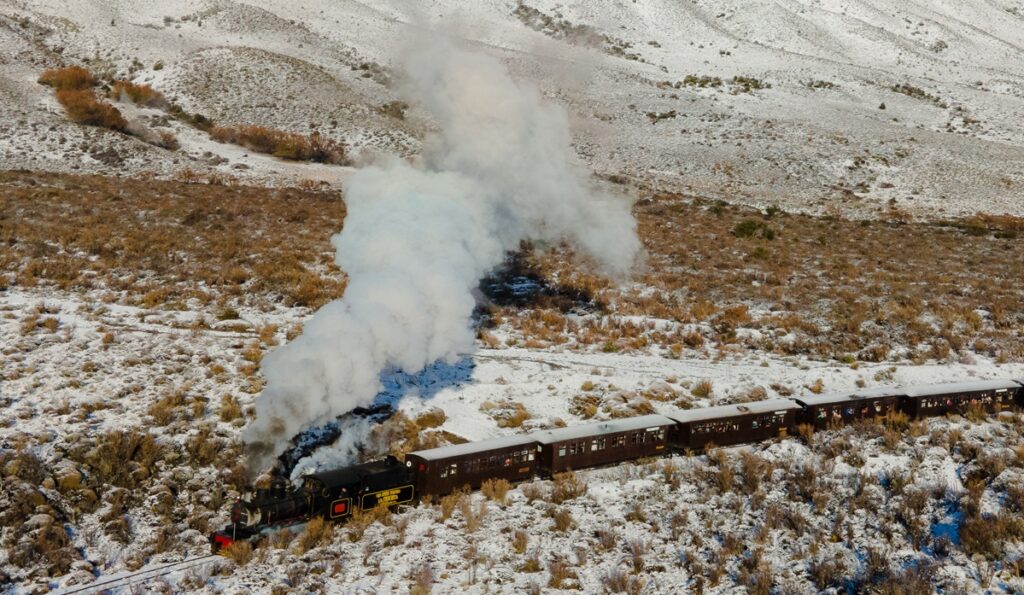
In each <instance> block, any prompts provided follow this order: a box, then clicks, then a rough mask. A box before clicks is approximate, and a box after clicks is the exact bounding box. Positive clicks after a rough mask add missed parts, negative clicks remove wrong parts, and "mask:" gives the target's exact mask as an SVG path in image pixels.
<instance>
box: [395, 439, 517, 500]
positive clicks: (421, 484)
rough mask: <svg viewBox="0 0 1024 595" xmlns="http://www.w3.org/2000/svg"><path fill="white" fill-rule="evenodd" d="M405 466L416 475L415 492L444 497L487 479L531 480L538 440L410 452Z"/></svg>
mask: <svg viewBox="0 0 1024 595" xmlns="http://www.w3.org/2000/svg"><path fill="white" fill-rule="evenodd" d="M405 464H406V465H407V466H408V467H409V468H410V469H411V470H412V472H413V473H414V474H415V475H416V493H418V494H420V496H421V497H423V496H443V495H445V494H450V493H452V492H454V491H456V490H459V489H461V488H462V487H464V486H469V487H470V488H473V489H476V488H478V487H480V484H481V483H483V482H484V481H485V480H488V479H507V480H509V481H522V480H524V479H528V478H530V477H533V471H534V469H535V468H536V466H537V441H536V440H535V439H534V438H533V437H531V436H527V435H517V436H503V437H501V438H492V439H490V440H481V441H479V442H467V443H465V444H455V445H452V446H442V447H441V448H431V449H430V450H420V451H416V452H411V453H409V454H407V455H406V456H405Z"/></svg>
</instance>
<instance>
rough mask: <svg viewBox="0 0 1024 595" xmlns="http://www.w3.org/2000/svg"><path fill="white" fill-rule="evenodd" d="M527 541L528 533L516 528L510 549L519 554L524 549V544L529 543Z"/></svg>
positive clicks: (528, 539)
mask: <svg viewBox="0 0 1024 595" xmlns="http://www.w3.org/2000/svg"><path fill="white" fill-rule="evenodd" d="M529 543H530V536H529V534H528V533H527V532H526V531H523V530H522V529H516V532H515V534H514V535H513V537H512V549H514V550H515V551H516V552H517V553H519V554H521V553H523V552H525V551H526V546H527V545H529Z"/></svg>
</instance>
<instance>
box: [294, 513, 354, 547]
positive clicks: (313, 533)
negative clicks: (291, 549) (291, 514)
mask: <svg viewBox="0 0 1024 595" xmlns="http://www.w3.org/2000/svg"><path fill="white" fill-rule="evenodd" d="M356 510H357V511H358V510H359V509H356ZM352 516H353V517H355V514H353V515H352ZM363 518H365V517H361V518H360V519H359V520H360V521H362V520H363ZM332 539H334V525H333V524H332V523H330V522H329V521H326V520H324V518H323V517H319V516H318V517H313V518H312V519H310V520H309V522H307V523H306V529H305V530H304V531H303V532H302V533H300V534H299V537H298V538H297V539H296V540H295V549H296V550H297V551H298V553H300V554H304V553H306V552H308V551H309V550H311V549H313V548H315V547H319V546H321V545H325V544H328V543H330V542H331V540H332Z"/></svg>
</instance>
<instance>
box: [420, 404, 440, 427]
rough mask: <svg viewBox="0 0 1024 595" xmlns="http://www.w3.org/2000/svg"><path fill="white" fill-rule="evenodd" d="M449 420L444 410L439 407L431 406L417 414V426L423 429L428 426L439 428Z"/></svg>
mask: <svg viewBox="0 0 1024 595" xmlns="http://www.w3.org/2000/svg"><path fill="white" fill-rule="evenodd" d="M447 420H448V416H447V415H446V414H445V412H444V410H443V409H441V408H439V407H431V408H430V409H428V410H427V411H424V412H423V413H421V414H419V415H417V416H416V427H418V428H420V429H421V430H424V429H428V428H439V427H441V426H442V425H444V422H445V421H447Z"/></svg>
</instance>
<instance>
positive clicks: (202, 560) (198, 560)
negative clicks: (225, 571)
mask: <svg viewBox="0 0 1024 595" xmlns="http://www.w3.org/2000/svg"><path fill="white" fill-rule="evenodd" d="M222 559H223V558H222V557H221V556H218V555H215V554H209V555H206V556H196V557H194V558H187V559H185V560H181V561H178V562H170V563H168V564H163V565H160V566H156V567H153V568H147V569H145V570H139V571H137V572H132V573H128V574H119V575H117V576H112V577H108V578H100V579H99V580H97V581H95V582H92V583H89V584H88V585H75V586H72V587H67V588H65V589H58V590H56V591H53V593H54V594H59V595H71V594H72V593H75V594H80V595H86V594H88V593H102V592H105V591H113V590H115V589H126V588H129V587H132V586H135V585H141V584H143V583H146V582H149V581H151V580H153V579H156V578H160V577H163V576H167V575H169V574H174V573H175V572H181V571H183V570H188V569H190V568H195V567H197V566H202V565H203V564H208V563H210V562H213V561H214V560H222Z"/></svg>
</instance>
